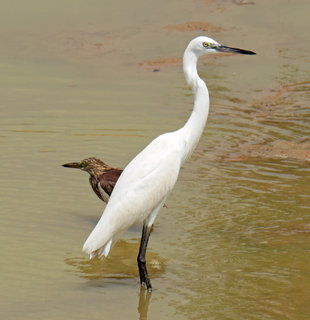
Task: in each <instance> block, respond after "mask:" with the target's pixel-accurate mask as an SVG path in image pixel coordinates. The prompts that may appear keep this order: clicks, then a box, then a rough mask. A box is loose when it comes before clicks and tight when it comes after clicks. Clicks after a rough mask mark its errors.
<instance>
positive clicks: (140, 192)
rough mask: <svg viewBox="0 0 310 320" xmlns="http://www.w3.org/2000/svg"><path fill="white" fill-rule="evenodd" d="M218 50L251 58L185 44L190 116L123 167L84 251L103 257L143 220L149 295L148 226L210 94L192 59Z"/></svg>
mask: <svg viewBox="0 0 310 320" xmlns="http://www.w3.org/2000/svg"><path fill="white" fill-rule="evenodd" d="M229 49H230V50H229ZM217 51H225V52H226V51H233V52H236V53H244V54H254V53H252V52H251V51H245V50H241V49H233V48H229V47H224V46H221V45H220V44H218V43H217V42H216V41H214V40H213V39H211V38H208V37H197V38H195V39H193V40H192V41H191V42H190V43H189V45H188V46H187V48H186V50H185V52H184V57H183V70H184V74H185V78H186V80H187V82H188V84H189V85H190V86H192V89H193V93H194V98H195V102H194V108H193V111H192V114H191V116H190V117H189V119H188V121H187V122H186V124H185V125H184V126H183V127H182V128H181V129H179V130H177V131H174V132H169V133H165V134H162V135H160V136H159V137H157V138H156V139H154V140H153V141H152V142H151V143H150V144H149V145H148V146H146V148H145V149H143V150H142V151H141V152H140V153H139V154H138V155H137V156H136V157H135V158H134V159H133V160H132V161H131V162H130V163H129V164H128V165H127V167H126V168H125V169H124V171H123V173H122V174H121V176H120V178H119V180H118V181H117V183H116V185H115V188H114V190H113V193H112V195H111V197H110V200H109V202H108V204H107V206H106V208H105V210H104V212H103V215H102V217H101V219H100V220H99V222H98V223H97V225H96V227H95V228H94V230H93V231H92V232H91V234H90V235H89V237H88V239H87V240H86V242H85V244H84V247H83V250H84V251H85V252H86V253H88V254H90V255H91V257H93V256H95V255H96V254H97V255H99V256H102V255H105V256H107V255H108V254H109V251H110V249H111V247H112V245H113V243H114V242H115V241H116V240H117V238H118V236H119V235H120V234H121V233H122V232H123V231H125V230H126V229H128V228H129V227H130V226H131V225H132V224H134V223H135V222H136V221H138V220H142V221H144V228H145V229H144V231H145V230H148V235H147V236H145V237H144V231H143V234H142V240H141V247H140V252H139V256H138V264H139V257H140V258H141V257H142V258H141V259H140V260H141V261H142V262H141V261H140V263H142V264H144V266H142V267H141V266H140V265H139V271H140V281H141V284H144V283H145V284H146V286H147V288H148V289H149V290H151V284H150V281H149V278H148V275H147V271H146V267H145V250H146V246H147V241H148V237H149V233H150V227H151V226H152V224H153V222H154V220H155V218H156V215H157V213H158V211H159V210H160V208H161V207H162V206H163V204H164V202H165V199H166V198H167V196H168V194H169V193H170V192H171V190H172V189H173V187H174V185H175V183H176V181H177V178H178V175H179V171H180V167H181V165H182V163H183V162H184V161H185V160H186V159H187V158H188V157H189V156H190V155H191V153H192V152H193V150H194V149H195V147H196V145H197V143H198V141H199V139H200V136H201V134H202V132H203V128H204V126H205V123H206V120H207V117H208V111H209V93H208V89H207V87H206V85H205V83H204V81H203V80H201V79H200V78H199V76H198V73H197V60H198V58H199V56H200V55H202V54H204V53H208V52H212V53H214V52H217ZM144 238H146V239H144ZM143 246H144V247H143ZM143 268H145V271H144V270H143ZM141 269H142V271H141Z"/></svg>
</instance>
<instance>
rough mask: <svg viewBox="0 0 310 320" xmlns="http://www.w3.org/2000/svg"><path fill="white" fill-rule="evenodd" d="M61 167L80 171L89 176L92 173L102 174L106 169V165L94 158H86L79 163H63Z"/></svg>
mask: <svg viewBox="0 0 310 320" xmlns="http://www.w3.org/2000/svg"><path fill="white" fill-rule="evenodd" d="M62 166H63V167H66V168H76V169H81V170H83V171H87V172H88V173H89V174H91V173H94V172H103V171H105V169H107V168H108V165H106V164H105V163H104V162H103V161H101V160H100V159H98V158H95V157H91V158H86V159H84V160H82V161H80V162H70V163H65V164H63V165H62Z"/></svg>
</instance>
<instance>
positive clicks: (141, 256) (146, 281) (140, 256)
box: [137, 225, 152, 292]
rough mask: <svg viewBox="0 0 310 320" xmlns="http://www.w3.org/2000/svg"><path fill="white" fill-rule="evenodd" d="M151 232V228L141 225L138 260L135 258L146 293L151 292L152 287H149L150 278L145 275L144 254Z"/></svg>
mask: <svg viewBox="0 0 310 320" xmlns="http://www.w3.org/2000/svg"><path fill="white" fill-rule="evenodd" d="M151 230H152V226H150V227H148V226H146V225H143V229H142V237H141V242H140V250H139V254H138V258H137V261H138V267H139V274H140V283H141V286H143V285H145V286H146V289H147V291H149V292H151V291H152V286H151V280H150V277H149V275H148V273H147V269H146V259H145V254H146V247H147V243H148V241H149V237H150V234H151Z"/></svg>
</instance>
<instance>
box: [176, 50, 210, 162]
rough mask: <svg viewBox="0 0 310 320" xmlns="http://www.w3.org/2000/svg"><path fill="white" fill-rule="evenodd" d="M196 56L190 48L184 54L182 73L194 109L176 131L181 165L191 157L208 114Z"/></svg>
mask: <svg viewBox="0 0 310 320" xmlns="http://www.w3.org/2000/svg"><path fill="white" fill-rule="evenodd" d="M197 60H198V56H197V54H195V53H194V52H193V51H192V50H191V49H190V47H187V49H186V50H185V52H184V56H183V71H184V75H185V78H186V81H187V83H188V84H189V85H190V86H191V87H192V91H193V94H194V108H193V111H192V114H191V115H190V117H189V119H188V120H187V122H186V123H185V125H184V126H183V127H182V128H181V129H179V130H178V132H179V134H180V136H181V138H182V143H184V144H185V148H184V154H183V157H182V163H183V162H184V161H185V160H186V159H187V158H189V157H190V156H191V154H192V152H193V151H194V149H195V148H196V146H197V144H198V142H199V139H200V136H201V135H202V132H203V129H204V127H205V124H206V121H207V118H208V113H209V92H208V88H207V86H206V84H205V82H204V81H203V80H202V79H201V78H200V77H199V75H198V73H197Z"/></svg>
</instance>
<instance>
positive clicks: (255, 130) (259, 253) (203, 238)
mask: <svg viewBox="0 0 310 320" xmlns="http://www.w3.org/2000/svg"><path fill="white" fill-rule="evenodd" d="M307 8H308V2H307V1H305V0H303V1H299V2H298V5H297V4H296V3H293V2H292V1H285V2H283V1H280V0H277V1H273V2H272V3H270V2H269V1H265V0H264V1H259V2H258V1H257V2H256V1H247V2H246V1H170V2H167V1H165V2H164V1H157V2H156V6H154V5H150V4H148V3H147V2H141V1H131V2H125V1H116V2H113V3H110V2H91V3H90V2H89V3H87V4H86V3H85V2H84V1H74V2H73V1H67V2H65V3H64V2H61V1H53V2H46V3H45V2H42V3H40V4H39V5H38V3H37V2H36V1H33V0H31V1H27V2H24V3H20V2H17V1H10V2H8V1H5V2H4V3H3V5H2V8H1V12H0V18H1V21H2V28H1V30H0V37H1V38H2V48H1V52H0V57H1V61H0V68H1V75H0V94H1V104H0V114H1V117H0V122H1V132H0V143H1V147H2V148H1V149H2V152H1V158H0V159H1V164H2V170H1V172H0V176H1V181H2V183H1V190H0V195H1V196H0V197H1V204H2V214H1V224H0V229H1V230H0V241H1V243H2V257H1V264H0V265H1V267H0V268H1V276H2V277H1V285H0V287H1V291H0V292H1V298H0V306H1V307H0V308H1V315H2V317H3V318H5V319H14V320H15V319H123V318H126V319H281V320H282V319H294V320H295V319H309V314H310V307H309V299H310V294H309V286H310V273H309V267H310V258H309V253H310V252H309V251H310V247H309V237H310V219H309V207H310V205H309V203H310V202H309V200H310V188H309V172H310V165H309V160H307V156H304V159H303V155H304V154H305V153H303V154H299V156H294V154H293V155H292V154H291V153H289V150H287V154H288V155H289V156H288V157H285V158H284V156H283V154H281V155H280V156H281V157H282V158H281V157H280V156H279V154H277V150H274V149H272V146H273V144H272V143H273V142H277V141H289V142H293V143H294V146H295V148H298V146H304V143H305V142H307V141H308V139H309V129H310V125H309V117H310V111H309V92H310V86H309V82H307V81H309V57H308V52H309V41H308V30H309V19H308V14H307ZM193 21H200V22H207V23H209V24H211V25H212V26H214V28H213V29H212V30H210V32H208V31H202V30H192V31H185V30H184V31H182V30H183V29H182V27H180V26H179V27H177V28H173V27H170V28H165V27H167V26H174V25H181V24H184V23H188V22H193ZM196 26H197V24H196ZM219 27H220V28H219ZM185 29H186V28H185ZM189 29H190V28H189ZM200 34H207V35H209V36H211V37H213V38H215V39H216V40H218V41H220V42H222V43H224V44H227V45H231V46H236V47H241V48H244V49H249V50H254V51H256V52H257V53H258V55H257V56H255V57H247V56H221V57H217V58H215V57H207V58H204V59H202V60H201V61H200V63H199V71H200V74H201V76H202V78H203V79H205V80H206V82H207V84H208V87H209V89H210V94H211V110H210V116H209V119H208V124H207V126H206V129H205V131H204V134H203V137H202V139H201V141H200V144H199V146H198V148H197V150H196V151H195V153H194V155H193V157H192V158H191V159H190V160H189V161H188V162H187V163H186V164H185V165H184V167H183V169H182V171H181V174H180V178H179V182H178V184H177V185H176V187H175V190H174V191H173V193H172V194H171V196H170V197H169V199H168V200H167V205H168V208H166V209H164V208H163V209H162V210H161V212H160V214H159V216H158V217H157V220H156V223H155V228H154V231H153V233H152V235H151V239H150V243H149V248H148V256H147V258H148V263H149V272H150V275H151V279H152V284H153V288H154V291H153V293H152V294H151V295H147V294H146V293H145V291H143V290H142V291H141V292H140V288H139V280H138V270H137V266H136V255H137V251H138V246H139V238H140V228H139V226H135V227H133V228H132V229H131V230H130V231H129V232H128V233H127V234H126V237H124V239H123V240H122V241H120V242H119V243H118V244H117V245H116V246H115V248H114V249H113V250H112V252H111V255H110V256H109V257H108V258H107V259H105V260H93V261H89V260H88V257H86V256H85V255H84V254H83V253H82V251H81V247H82V245H83V242H84V240H85V239H86V237H87V236H88V234H89V232H90V231H91V230H92V228H93V227H94V225H95V224H96V222H97V220H98V218H99V217H100V215H101V213H102V210H103V207H104V206H103V204H102V203H101V202H100V201H99V200H98V199H97V198H96V196H95V195H94V194H93V193H92V191H91V189H90V186H89V184H88V177H87V175H86V174H84V173H81V172H77V171H74V170H68V169H65V168H62V167H61V164H62V163H65V162H69V161H77V160H81V159H83V158H85V157H88V156H98V157H100V158H102V159H103V160H104V161H106V162H107V163H109V164H110V165H113V166H117V167H124V166H125V165H126V163H128V161H130V159H131V158H132V157H133V156H134V155H135V154H136V153H137V152H139V150H141V149H142V148H143V147H144V146H145V145H146V144H147V143H148V142H149V141H151V140H152V139H153V138H154V137H155V136H157V135H158V134H160V133H162V132H165V131H170V130H174V129H176V128H178V127H180V126H181V125H182V124H183V123H184V121H185V120H186V119H187V117H188V115H189V113H190V111H191V108H192V96H191V91H190V90H189V89H188V88H187V86H186V84H185V81H184V79H183V74H182V70H181V67H180V65H178V63H169V61H170V62H171V61H177V60H175V58H179V57H181V56H182V54H183V50H184V48H185V46H186V44H187V43H188V41H189V40H190V39H191V38H193V37H194V36H197V35H200ZM156 59H157V60H158V59H159V61H161V63H158V64H157V65H154V64H152V63H149V64H148V63H145V62H147V61H154V60H156ZM165 61H166V62H165ZM154 71H157V72H154ZM253 145H264V146H267V147H268V148H269V149H268V152H266V149H264V150H263V151H261V152H260V153H259V156H257V154H255V156H253V153H250V152H248V149H247V148H250V147H251V146H253ZM294 150H296V149H294ZM309 152H310V150H309ZM294 153H298V151H296V152H294Z"/></svg>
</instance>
